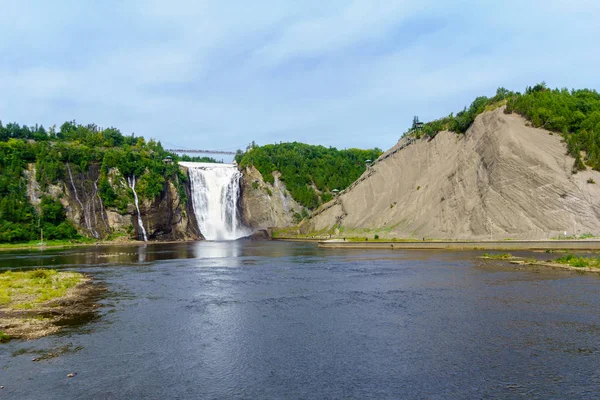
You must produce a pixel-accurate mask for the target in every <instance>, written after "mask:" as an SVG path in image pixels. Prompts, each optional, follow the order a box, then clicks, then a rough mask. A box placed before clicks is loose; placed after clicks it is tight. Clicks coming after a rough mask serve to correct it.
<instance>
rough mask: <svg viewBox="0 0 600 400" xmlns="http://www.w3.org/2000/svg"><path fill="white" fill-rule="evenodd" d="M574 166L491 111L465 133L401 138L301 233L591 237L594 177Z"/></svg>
mask: <svg viewBox="0 0 600 400" xmlns="http://www.w3.org/2000/svg"><path fill="white" fill-rule="evenodd" d="M573 163H574V159H573V158H572V157H570V156H567V155H566V146H565V144H564V143H563V142H562V141H561V137H560V135H557V134H551V133H550V132H548V131H545V130H542V129H536V128H531V127H529V126H528V124H527V123H526V121H525V120H524V119H523V118H522V117H520V116H518V115H516V114H508V115H507V114H505V113H504V108H499V109H496V110H494V111H488V112H484V113H483V114H481V115H479V116H478V117H477V119H476V120H475V122H474V123H473V125H472V126H471V127H470V128H469V130H468V131H467V132H466V134H464V135H457V134H455V133H451V132H440V133H439V134H438V135H437V136H435V138H433V139H425V138H424V139H420V140H415V141H412V140H410V141H409V140H408V139H407V138H404V139H402V140H401V141H400V142H399V143H398V144H397V145H396V146H394V147H393V148H392V149H390V150H389V151H387V152H386V153H384V154H383V155H382V156H381V157H380V158H379V159H378V160H377V161H376V162H375V163H374V165H373V166H371V167H370V168H369V169H368V170H367V171H366V172H365V174H364V175H363V176H362V177H361V178H360V179H359V180H358V181H357V182H356V183H355V184H353V185H352V186H351V187H350V188H348V189H347V190H345V191H344V192H342V193H341V194H340V195H339V196H338V197H337V198H336V199H335V200H334V201H331V202H329V203H327V204H325V205H324V206H322V207H321V208H320V209H319V210H317V211H316V212H315V213H314V215H313V218H312V219H311V220H310V221H309V222H308V223H305V224H304V225H303V226H302V230H303V231H304V232H311V231H322V230H329V231H334V230H336V229H337V230H338V231H341V232H346V234H350V232H351V231H356V232H359V231H362V232H364V231H365V230H369V231H375V232H378V234H379V235H380V236H381V237H386V236H388V237H403V238H422V237H427V238H430V239H435V238H439V239H444V238H452V239H489V238H493V239H501V238H522V239H542V238H548V237H556V236H559V235H560V234H561V233H564V232H565V231H566V232H567V234H568V235H571V234H582V233H588V232H590V233H594V234H599V233H600V204H599V202H598V200H599V199H600V173H598V172H596V171H592V170H586V171H582V172H579V173H576V174H573V172H572V169H573Z"/></svg>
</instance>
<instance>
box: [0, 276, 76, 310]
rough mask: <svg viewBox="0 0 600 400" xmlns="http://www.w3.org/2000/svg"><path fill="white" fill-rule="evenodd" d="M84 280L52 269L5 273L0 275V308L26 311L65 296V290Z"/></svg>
mask: <svg viewBox="0 0 600 400" xmlns="http://www.w3.org/2000/svg"><path fill="white" fill-rule="evenodd" d="M83 279H84V275H83V274H80V273H78V272H58V271H57V270H54V269H35V270H32V271H5V272H3V273H1V274H0V306H8V307H10V308H14V309H21V310H27V309H32V308H34V305H35V304H36V303H44V302H47V301H51V300H54V299H57V298H60V297H63V296H65V294H66V293H67V290H69V289H70V288H72V287H74V286H76V285H77V284H78V283H80V282H81V281H82V280H83Z"/></svg>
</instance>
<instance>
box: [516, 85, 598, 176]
mask: <svg viewBox="0 0 600 400" xmlns="http://www.w3.org/2000/svg"><path fill="white" fill-rule="evenodd" d="M506 112H516V113H519V114H521V115H522V116H523V117H525V118H526V119H528V120H529V121H531V124H532V125H533V126H535V127H538V128H543V129H547V130H549V131H554V132H559V133H562V134H563V137H564V138H565V141H566V143H567V150H568V152H569V154H570V155H572V156H573V157H574V158H575V166H574V169H575V170H582V169H585V165H584V163H585V164H587V165H589V166H590V167H592V168H593V169H595V170H597V171H600V94H599V93H598V92H597V91H595V90H589V89H581V90H568V89H552V90H551V89H549V88H547V87H546V85H545V84H544V83H541V84H538V85H536V86H534V87H528V88H527V89H526V90H525V94H523V95H515V96H512V97H511V98H510V99H509V100H508V103H507V105H506ZM581 152H584V155H583V156H582V154H581Z"/></svg>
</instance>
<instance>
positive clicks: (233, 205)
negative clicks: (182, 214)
mask: <svg viewBox="0 0 600 400" xmlns="http://www.w3.org/2000/svg"><path fill="white" fill-rule="evenodd" d="M179 165H181V166H183V167H186V168H187V169H188V171H189V176H190V182H191V189H192V205H193V206H194V213H195V214H196V220H197V221H198V228H199V229H200V233H202V235H203V236H204V238H205V239H206V240H235V239H239V238H241V237H244V236H247V235H249V234H250V233H251V232H250V231H249V229H248V228H246V227H245V226H243V225H242V223H241V222H240V218H239V217H240V216H239V215H238V207H237V203H238V199H239V197H240V179H241V177H242V174H241V173H240V171H238V169H237V167H236V166H235V165H233V164H215V163H196V162H180V163H179Z"/></svg>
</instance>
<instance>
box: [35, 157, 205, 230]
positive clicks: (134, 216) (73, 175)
mask: <svg viewBox="0 0 600 400" xmlns="http://www.w3.org/2000/svg"><path fill="white" fill-rule="evenodd" d="M65 169H66V172H67V174H66V177H65V179H64V180H62V181H60V182H58V183H57V184H54V185H47V187H46V188H44V190H42V189H41V188H40V185H39V183H38V182H37V180H36V167H35V164H29V165H28V167H27V170H26V171H25V175H26V177H27V182H28V188H27V195H28V197H29V201H30V202H31V203H32V204H33V205H34V206H36V207H37V206H38V205H39V203H40V198H41V197H42V196H43V195H49V196H50V197H52V198H54V199H59V200H60V202H61V203H62V205H63V206H64V207H65V210H66V213H67V218H68V219H69V220H70V221H72V222H73V223H74V225H75V226H76V228H77V230H78V231H79V233H81V234H83V235H85V236H88V237H92V238H96V239H106V238H107V237H108V236H109V235H111V234H117V235H123V236H125V237H129V238H131V239H138V240H139V239H142V234H141V229H140V225H139V222H138V221H139V219H138V212H137V209H136V207H135V205H134V202H133V199H132V198H131V199H129V198H127V199H126V202H127V207H126V208H125V209H117V208H116V207H105V205H104V204H103V202H102V199H101V197H100V194H99V189H98V181H99V177H100V170H99V166H98V165H97V164H92V165H90V167H89V168H88V170H87V171H86V172H85V173H83V172H81V170H80V169H78V168H76V167H74V166H71V165H69V164H68V163H66V164H65ZM120 181H122V182H120ZM111 184H112V185H113V186H117V185H127V183H126V182H125V181H124V180H123V178H122V177H119V174H118V173H117V174H114V173H113V174H111ZM185 188H186V194H187V198H188V199H189V198H191V195H190V192H189V185H185ZM139 209H140V214H141V221H142V223H143V226H144V228H145V230H146V233H147V236H148V240H160V241H168V240H194V239H200V238H202V235H201V234H200V232H199V231H198V227H197V226H198V225H197V223H196V219H195V216H194V212H193V210H192V206H191V202H190V201H188V202H183V201H182V199H181V198H180V195H179V193H178V191H177V189H176V188H175V186H174V184H173V182H172V181H171V180H170V179H167V180H165V183H164V186H163V190H162V191H161V194H160V196H158V197H157V198H155V199H154V200H153V201H147V200H146V201H140V203H139Z"/></svg>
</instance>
